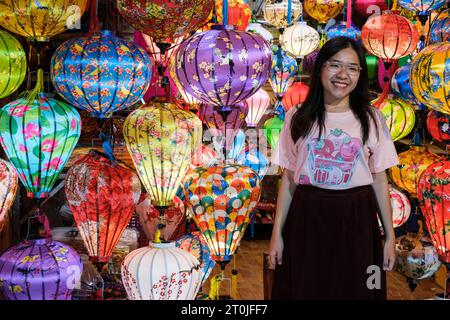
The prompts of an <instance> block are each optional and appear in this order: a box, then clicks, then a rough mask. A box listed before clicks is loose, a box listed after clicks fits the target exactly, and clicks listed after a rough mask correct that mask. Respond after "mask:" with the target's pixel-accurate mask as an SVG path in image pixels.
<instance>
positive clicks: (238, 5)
mask: <svg viewBox="0 0 450 320" xmlns="http://www.w3.org/2000/svg"><path fill="white" fill-rule="evenodd" d="M214 2H215V4H216V16H217V23H218V24H223V8H222V7H223V0H215V1H214ZM227 2H228V25H229V26H233V27H234V28H235V29H236V30H240V31H245V30H246V29H247V26H248V24H249V22H250V18H251V17H252V10H251V9H250V6H249V5H248V3H247V2H246V1H244V0H228V1H227Z"/></svg>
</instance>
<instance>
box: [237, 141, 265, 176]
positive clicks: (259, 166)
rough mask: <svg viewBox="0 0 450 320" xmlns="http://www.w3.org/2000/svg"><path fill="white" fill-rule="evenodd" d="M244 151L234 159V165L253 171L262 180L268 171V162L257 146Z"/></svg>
mask: <svg viewBox="0 0 450 320" xmlns="http://www.w3.org/2000/svg"><path fill="white" fill-rule="evenodd" d="M248 149H249V148H247V150H245V151H244V152H242V153H241V154H240V155H238V157H237V159H236V163H237V164H239V165H241V166H246V167H249V168H250V169H252V170H253V171H255V172H256V173H257V174H258V176H259V178H260V179H261V180H262V179H263V178H264V176H265V175H266V174H267V171H268V170H269V166H270V163H269V160H268V159H267V158H266V157H265V156H264V155H263V154H262V153H261V151H260V150H258V146H256V147H255V148H251V149H250V150H248Z"/></svg>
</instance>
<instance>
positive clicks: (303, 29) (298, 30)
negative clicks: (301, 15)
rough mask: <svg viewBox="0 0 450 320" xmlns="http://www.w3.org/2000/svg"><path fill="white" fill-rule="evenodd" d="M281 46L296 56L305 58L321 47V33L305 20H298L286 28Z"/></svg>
mask: <svg viewBox="0 0 450 320" xmlns="http://www.w3.org/2000/svg"><path fill="white" fill-rule="evenodd" d="M280 41H281V46H282V47H283V49H284V50H286V52H287V53H289V54H290V55H292V56H293V57H295V58H304V57H305V56H306V55H307V54H308V53H311V52H313V51H314V50H316V48H318V47H319V43H320V36H319V33H318V32H317V31H316V30H315V29H314V28H312V27H310V26H308V25H307V24H306V22H305V21H300V22H296V23H295V24H294V25H292V26H291V27H289V28H286V30H284V33H283V36H282V37H281V39H280Z"/></svg>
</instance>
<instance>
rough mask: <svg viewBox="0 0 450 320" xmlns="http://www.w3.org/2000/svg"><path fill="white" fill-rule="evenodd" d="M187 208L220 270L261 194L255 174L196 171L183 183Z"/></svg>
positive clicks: (234, 168)
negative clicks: (191, 213)
mask: <svg viewBox="0 0 450 320" xmlns="http://www.w3.org/2000/svg"><path fill="white" fill-rule="evenodd" d="M184 189H185V192H186V205H187V206H188V207H189V208H190V209H191V210H192V212H193V214H194V221H195V224H196V225H197V226H198V228H199V229H200V231H201V232H202V234H203V236H204V237H205V240H206V243H207V244H208V247H209V249H210V250H211V257H212V259H213V260H214V261H216V262H219V263H220V265H221V268H222V270H223V269H224V268H225V264H226V263H227V262H229V261H230V259H231V257H232V255H233V254H234V253H235V252H236V250H237V248H238V245H239V242H240V240H241V239H242V237H243V236H244V232H245V229H246V228H247V226H248V224H249V222H250V213H251V212H252V211H253V209H255V207H256V205H257V203H258V201H259V196H260V193H261V182H260V179H259V177H258V175H257V173H256V172H254V171H253V170H252V169H250V168H248V167H244V166H239V165H234V164H229V165H223V166H214V167H209V168H203V167H197V168H195V169H194V170H191V171H189V173H188V174H187V176H186V178H185V180H184Z"/></svg>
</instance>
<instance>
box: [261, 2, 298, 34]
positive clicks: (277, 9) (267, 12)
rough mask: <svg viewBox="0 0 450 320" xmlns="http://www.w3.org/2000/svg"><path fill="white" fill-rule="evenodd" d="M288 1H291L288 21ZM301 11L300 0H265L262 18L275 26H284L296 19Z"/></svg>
mask: <svg viewBox="0 0 450 320" xmlns="http://www.w3.org/2000/svg"><path fill="white" fill-rule="evenodd" d="M289 2H290V3H291V4H290V5H291V22H289V17H288V15H289ZM302 12H303V7H302V3H301V2H300V0H265V1H264V6H263V14H264V20H266V21H267V23H269V24H271V25H272V26H274V27H276V28H286V27H288V26H289V25H290V24H292V22H293V21H295V20H297V19H298V18H299V17H300V16H301V14H302Z"/></svg>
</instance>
